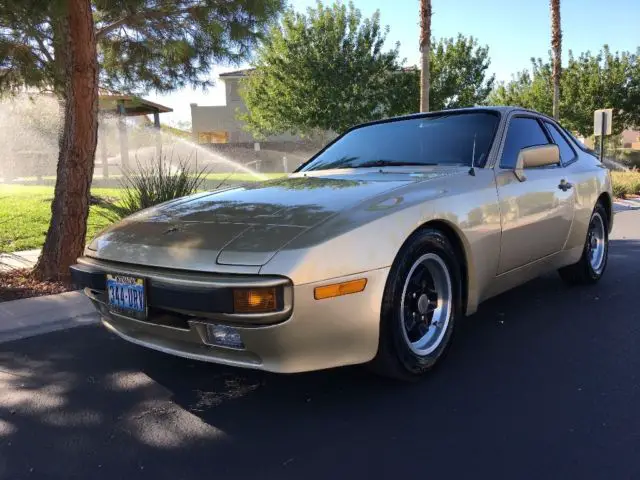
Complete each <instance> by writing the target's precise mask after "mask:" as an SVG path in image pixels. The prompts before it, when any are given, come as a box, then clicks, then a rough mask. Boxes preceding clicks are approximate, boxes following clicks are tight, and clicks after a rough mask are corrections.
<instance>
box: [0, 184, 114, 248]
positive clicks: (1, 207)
mask: <svg viewBox="0 0 640 480" xmlns="http://www.w3.org/2000/svg"><path fill="white" fill-rule="evenodd" d="M91 193H92V194H93V195H94V196H99V197H107V198H111V199H115V198H119V196H120V190H118V189H107V188H94V189H93V190H92V191H91ZM52 199H53V187H31V186H22V185H0V253H6V252H15V251H17V250H30V249H33V248H42V245H43V243H44V238H45V235H46V233H47V228H48V227H49V220H50V218H51V200H52ZM101 210H102V211H104V209H103V208H102V207H98V206H92V207H91V212H90V214H89V222H88V227H89V228H88V232H87V236H88V237H89V238H92V237H93V236H94V235H95V234H96V233H98V232H99V231H100V230H101V229H103V228H104V227H105V226H107V225H108V223H109V222H108V221H107V220H106V219H105V218H103V217H102V216H100V214H99V212H100V211H101Z"/></svg>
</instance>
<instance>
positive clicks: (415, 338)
mask: <svg viewBox="0 0 640 480" xmlns="http://www.w3.org/2000/svg"><path fill="white" fill-rule="evenodd" d="M460 272H461V268H460V264H459V261H458V259H457V258H456V255H455V252H454V249H453V247H452V245H451V243H450V241H449V240H448V239H447V237H446V236H445V235H444V234H443V233H442V232H440V231H439V230H435V229H424V230H422V231H419V232H418V233H416V234H415V235H414V236H413V237H412V238H411V239H410V240H409V241H408V242H407V244H406V245H405V247H404V248H403V250H402V251H401V252H400V254H399V255H398V258H397V259H396V261H395V263H394V265H393V266H392V268H391V271H390V273H389V278H388V280H387V285H386V288H385V293H384V298H383V302H382V315H381V325H380V343H379V347H378V354H377V356H376V358H375V360H374V361H373V363H372V366H373V367H374V369H375V371H377V372H378V373H381V374H384V375H387V376H391V377H394V378H399V379H403V380H412V379H416V378H418V377H420V376H421V375H422V374H424V373H425V372H427V371H428V370H431V369H432V368H433V367H434V366H435V365H436V364H437V363H438V362H439V361H440V360H441V359H442V357H443V356H444V354H445V353H446V351H447V349H448V348H449V346H450V344H451V341H452V339H453V332H454V329H455V327H456V323H457V319H458V316H459V315H460V314H461V311H462V308H461V278H460V276H461V273H460Z"/></svg>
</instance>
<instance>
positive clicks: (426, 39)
mask: <svg viewBox="0 0 640 480" xmlns="http://www.w3.org/2000/svg"><path fill="white" fill-rule="evenodd" d="M420 53H421V55H422V60H421V63H422V65H421V67H420V111H421V112H428V111H429V81H430V78H429V77H430V74H431V72H430V63H431V62H430V60H431V0H420Z"/></svg>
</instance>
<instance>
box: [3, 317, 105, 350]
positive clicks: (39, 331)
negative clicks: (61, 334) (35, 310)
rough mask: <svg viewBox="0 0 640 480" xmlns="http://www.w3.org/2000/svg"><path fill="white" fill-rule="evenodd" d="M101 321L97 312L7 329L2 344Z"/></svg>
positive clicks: (4, 331)
mask: <svg viewBox="0 0 640 480" xmlns="http://www.w3.org/2000/svg"><path fill="white" fill-rule="evenodd" d="M99 321H100V317H99V315H98V313H97V312H96V313H92V314H89V315H83V316H80V317H75V318H65V319H62V320H58V321H55V322H45V323H41V324H40V325H33V326H26V327H17V328H13V329H7V330H3V331H2V332H0V343H6V342H12V341H14V340H21V339H23V338H29V337H35V336H37V335H44V334H45V333H52V332H57V331H60V330H69V329H72V328H76V327H84V326H87V325H95V324H97V323H99Z"/></svg>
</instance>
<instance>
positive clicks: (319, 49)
mask: <svg viewBox="0 0 640 480" xmlns="http://www.w3.org/2000/svg"><path fill="white" fill-rule="evenodd" d="M386 32H387V30H386V29H383V28H382V27H381V26H380V14H379V12H376V13H375V14H374V15H373V16H372V17H371V18H366V19H363V18H362V15H361V13H360V11H359V10H357V9H355V8H354V6H353V4H352V3H349V5H348V6H346V5H344V4H333V5H332V6H328V7H325V6H324V5H323V4H322V2H320V1H318V3H317V5H316V7H315V8H309V9H307V13H306V15H305V14H302V13H297V12H295V11H293V10H292V9H289V10H288V11H287V12H286V13H285V14H284V16H283V19H282V22H281V23H280V24H279V25H276V26H274V27H273V28H272V29H271V31H270V35H269V36H268V39H267V41H266V42H265V43H264V45H263V46H262V47H261V48H260V49H259V50H258V52H257V59H256V62H255V66H256V68H255V70H254V72H253V73H252V74H251V75H249V77H248V78H247V79H245V80H244V81H243V83H242V85H241V89H240V94H241V95H242V97H243V99H244V101H245V104H246V106H247V109H248V111H247V112H244V113H242V114H241V115H240V116H241V118H242V119H243V120H244V121H245V122H246V123H247V126H248V129H249V130H250V131H252V132H253V133H254V134H255V135H258V136H260V135H266V134H271V133H279V132H286V131H288V132H292V133H303V134H310V133H312V132H315V131H330V132H341V131H343V130H345V129H346V128H348V127H350V126H352V125H354V124H357V123H361V122H363V121H367V120H373V119H377V118H382V117H383V116H385V114H386V112H387V110H388V100H387V94H388V90H389V89H388V83H387V82H388V81H389V78H390V75H391V72H393V71H394V70H396V69H397V65H398V47H397V46H396V48H395V49H392V50H388V51H384V50H383V44H384V42H385V38H386Z"/></svg>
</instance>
